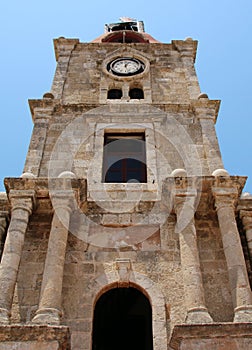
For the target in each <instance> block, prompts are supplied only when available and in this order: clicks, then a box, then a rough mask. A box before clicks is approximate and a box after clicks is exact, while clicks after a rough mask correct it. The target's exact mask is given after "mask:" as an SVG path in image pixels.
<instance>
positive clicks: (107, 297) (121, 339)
mask: <svg viewBox="0 0 252 350" xmlns="http://www.w3.org/2000/svg"><path fill="white" fill-rule="evenodd" d="M92 343H93V344H92V350H118V349H120V350H129V349H130V350H153V337H152V310H151V305H150V302H149V300H148V299H147V297H146V296H145V295H144V294H142V293H141V292H140V291H139V290H137V289H135V288H132V287H129V288H115V289H111V290H109V291H108V292H106V293H104V294H103V295H102V296H101V297H100V298H99V299H98V301H97V303H96V305H95V310H94V320H93V341H92Z"/></svg>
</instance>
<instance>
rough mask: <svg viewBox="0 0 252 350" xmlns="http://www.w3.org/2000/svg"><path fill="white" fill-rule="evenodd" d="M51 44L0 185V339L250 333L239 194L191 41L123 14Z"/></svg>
mask: <svg viewBox="0 0 252 350" xmlns="http://www.w3.org/2000/svg"><path fill="white" fill-rule="evenodd" d="M54 47H55V55H56V60H57V68H56V72H55V76H54V79H53V83H52V89H51V91H50V92H48V93H45V94H44V96H43V98H42V99H38V100H30V101H29V104H30V109H31V114H32V118H33V121H34V129H33V133H32V137H31V142H30V147H29V150H28V154H27V158H26V163H25V168H24V172H23V174H22V176H21V177H20V178H6V179H5V187H6V194H1V197H0V220H1V221H0V233H1V238H2V247H3V252H2V258H1V269H0V288H1V292H0V323H1V326H0V348H1V349H4V350H7V349H8V350H9V349H16V348H17V347H18V348H19V349H22V350H24V349H25V350H27V349H35V350H36V349H43V350H49V349H50V350H51V349H55V350H56V349H72V350H114V349H120V350H126V349H127V350H128V349H129V348H130V349H132V350H167V349H187V350H195V349H196V348H197V349H202V350H205V349H217V350H218V349H246V350H247V349H252V347H251V337H252V323H251V322H252V296H251V286H250V279H251V260H250V258H251V256H252V197H251V196H250V195H249V194H243V195H241V193H242V189H243V187H244V184H245V181H246V178H245V177H242V176H231V175H229V174H228V173H227V171H226V170H224V168H223V164H222V159H221V154H220V151H219V146H218V140H217V138H216V133H215V122H216V118H217V115H218V109H219V105H220V102H219V101H216V100H209V98H208V96H207V95H206V94H205V93H202V92H201V91H200V87H199V83H198V79H197V76H196V72H195V68H194V62H195V57H196V49H197V42H196V41H194V40H192V39H191V38H188V39H186V40H184V41H183V40H173V41H172V42H171V43H168V44H164V43H160V42H159V41H157V40H155V39H154V38H153V37H152V36H150V35H149V34H147V33H146V32H145V31H144V25H143V23H142V22H140V21H139V22H138V21H135V20H131V19H125V18H124V19H122V21H121V22H120V23H113V24H109V25H106V26H105V33H104V34H103V35H101V36H100V37H99V38H97V39H95V40H93V41H92V42H90V43H81V42H80V41H79V40H78V39H66V38H63V37H61V38H58V39H56V40H54Z"/></svg>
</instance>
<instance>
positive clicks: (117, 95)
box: [108, 89, 122, 100]
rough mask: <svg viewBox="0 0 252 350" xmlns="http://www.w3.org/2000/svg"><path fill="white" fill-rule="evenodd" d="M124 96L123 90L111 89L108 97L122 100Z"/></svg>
mask: <svg viewBox="0 0 252 350" xmlns="http://www.w3.org/2000/svg"><path fill="white" fill-rule="evenodd" d="M121 98H122V90H120V89H111V90H109V91H108V99H110V100H120V99H121Z"/></svg>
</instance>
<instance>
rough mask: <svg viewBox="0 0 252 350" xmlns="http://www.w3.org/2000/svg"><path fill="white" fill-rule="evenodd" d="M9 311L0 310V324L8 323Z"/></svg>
mask: <svg viewBox="0 0 252 350" xmlns="http://www.w3.org/2000/svg"><path fill="white" fill-rule="evenodd" d="M10 316H11V314H10V311H9V310H7V309H3V308H0V324H9V323H10Z"/></svg>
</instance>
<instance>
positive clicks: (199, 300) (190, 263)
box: [174, 188, 213, 324]
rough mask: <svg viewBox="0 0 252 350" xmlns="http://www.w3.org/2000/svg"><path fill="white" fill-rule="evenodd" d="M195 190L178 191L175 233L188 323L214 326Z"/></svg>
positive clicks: (175, 200)
mask: <svg viewBox="0 0 252 350" xmlns="http://www.w3.org/2000/svg"><path fill="white" fill-rule="evenodd" d="M196 194H197V192H196V190H194V189H178V188H177V189H176V191H175V193H174V210H175V213H176V215H177V223H176V232H177V233H178V234H179V243H180V256H181V265H182V271H183V281H184V293H185V303H186V308H187V316H186V323H190V324H193V323H211V322H213V321H212V318H211V316H210V315H209V313H208V310H207V308H206V306H205V297H204V289H203V282H202V276H201V270H200V260H199V253H198V247H197V236H196V229H195V224H194V213H195V199H196Z"/></svg>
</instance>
